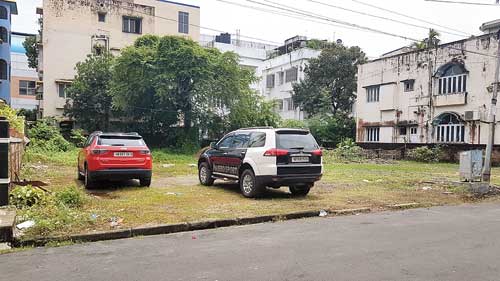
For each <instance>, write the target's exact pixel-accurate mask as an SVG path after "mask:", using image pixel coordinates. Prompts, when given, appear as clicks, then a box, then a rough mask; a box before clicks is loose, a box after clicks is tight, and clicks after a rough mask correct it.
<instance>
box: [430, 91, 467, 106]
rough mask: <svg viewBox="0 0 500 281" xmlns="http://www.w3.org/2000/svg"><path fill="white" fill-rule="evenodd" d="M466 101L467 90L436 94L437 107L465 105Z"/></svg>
mask: <svg viewBox="0 0 500 281" xmlns="http://www.w3.org/2000/svg"><path fill="white" fill-rule="evenodd" d="M466 103H467V92H462V93H454V94H445V95H435V96H434V106H436V107H443V106H454V105H464V104H466Z"/></svg>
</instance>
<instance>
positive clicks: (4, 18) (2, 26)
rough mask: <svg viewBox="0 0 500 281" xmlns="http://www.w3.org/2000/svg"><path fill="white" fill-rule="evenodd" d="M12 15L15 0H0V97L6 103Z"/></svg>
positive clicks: (8, 85)
mask: <svg viewBox="0 0 500 281" xmlns="http://www.w3.org/2000/svg"><path fill="white" fill-rule="evenodd" d="M12 15H17V4H16V1H15V0H0V99H1V100H3V101H4V102H6V103H7V104H10V103H11V99H10V76H11V73H10V72H11V71H10V68H11V57H10V46H11V45H10V44H11V40H10V39H11V34H10V32H11V22H12V18H11V17H12Z"/></svg>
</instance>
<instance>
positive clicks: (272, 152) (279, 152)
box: [264, 148, 288, 156]
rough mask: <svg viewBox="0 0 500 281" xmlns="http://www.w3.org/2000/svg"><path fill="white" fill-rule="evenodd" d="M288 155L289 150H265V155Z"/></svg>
mask: <svg viewBox="0 0 500 281" xmlns="http://www.w3.org/2000/svg"><path fill="white" fill-rule="evenodd" d="M285 155H288V150H285V149H277V148H271V149H269V150H268V151H266V152H264V156H285Z"/></svg>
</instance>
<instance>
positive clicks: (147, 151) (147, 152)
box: [139, 149, 151, 155]
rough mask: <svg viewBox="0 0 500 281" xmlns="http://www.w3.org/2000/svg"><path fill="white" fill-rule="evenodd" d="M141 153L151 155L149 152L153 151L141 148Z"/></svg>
mask: <svg viewBox="0 0 500 281" xmlns="http://www.w3.org/2000/svg"><path fill="white" fill-rule="evenodd" d="M139 153H140V154H141V155H149V154H151V151H149V150H147V149H145V150H141V151H139Z"/></svg>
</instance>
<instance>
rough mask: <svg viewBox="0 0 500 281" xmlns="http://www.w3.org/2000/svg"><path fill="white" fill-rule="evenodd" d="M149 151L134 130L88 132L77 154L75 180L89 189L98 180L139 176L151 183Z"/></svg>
mask: <svg viewBox="0 0 500 281" xmlns="http://www.w3.org/2000/svg"><path fill="white" fill-rule="evenodd" d="M152 162H153V160H152V157H151V152H150V150H149V148H148V147H147V145H146V144H145V143H144V140H143V139H142V137H141V136H140V135H139V134H137V133H103V132H94V133H92V134H91V135H90V136H89V137H88V139H87V141H86V142H85V145H84V147H83V148H82V150H81V151H80V152H79V154H78V179H80V180H85V187H86V188H90V187H92V186H93V185H94V183H95V182H96V181H98V180H104V179H106V180H128V179H139V181H140V183H141V186H150V185H151V169H152V165H153V164H152Z"/></svg>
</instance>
